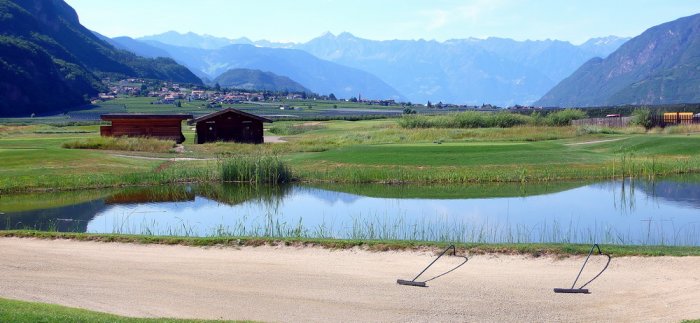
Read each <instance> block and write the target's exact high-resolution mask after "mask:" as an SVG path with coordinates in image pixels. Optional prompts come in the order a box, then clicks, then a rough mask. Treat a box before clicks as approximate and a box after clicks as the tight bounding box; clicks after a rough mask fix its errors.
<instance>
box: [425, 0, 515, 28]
mask: <svg viewBox="0 0 700 323" xmlns="http://www.w3.org/2000/svg"><path fill="white" fill-rule="evenodd" d="M508 2H509V0H472V1H468V2H467V3H466V4H465V3H460V4H452V5H451V6H449V7H447V8H442V9H433V10H428V11H422V12H421V16H422V17H424V18H425V19H426V20H427V25H426V28H427V29H428V30H435V29H439V28H442V27H445V26H447V25H449V24H454V23H469V24H476V23H478V22H479V21H484V20H487V19H494V17H493V16H494V13H495V12H497V11H498V10H499V9H502V8H504V7H507V3H508Z"/></svg>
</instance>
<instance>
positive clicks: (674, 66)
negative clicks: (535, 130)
mask: <svg viewBox="0 0 700 323" xmlns="http://www.w3.org/2000/svg"><path fill="white" fill-rule="evenodd" d="M623 40H624V38H615V37H602V39H600V38H599V39H591V40H589V41H588V42H586V43H584V44H583V45H581V46H584V45H585V46H591V45H596V44H598V45H599V46H603V47H604V46H608V45H610V44H612V45H615V44H616V43H617V42H620V41H623ZM697 66H700V14H696V15H693V16H688V17H683V18H680V19H677V20H674V21H671V22H667V23H664V24H661V25H658V26H654V27H652V28H649V29H647V30H646V31H645V32H644V33H642V34H641V35H639V36H637V37H634V38H632V39H631V40H629V41H627V42H625V43H624V44H623V45H622V46H620V47H619V49H617V50H616V51H615V52H613V53H612V54H610V55H609V56H607V58H605V59H600V58H598V59H592V60H590V61H588V62H587V63H586V64H584V65H583V66H581V67H580V68H579V69H578V70H577V71H576V72H574V73H573V74H572V75H571V76H569V77H568V78H566V79H565V80H563V81H562V82H561V83H559V84H558V85H557V86H555V87H554V88H553V89H552V90H550V91H549V92H548V93H547V94H545V95H544V96H543V97H542V99H540V101H538V102H539V103H538V104H539V105H545V106H600V105H618V104H674V103H696V102H700V92H698V91H697V89H698V88H700V78H698V76H697V75H698V73H697Z"/></svg>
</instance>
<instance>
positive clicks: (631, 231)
mask: <svg viewBox="0 0 700 323" xmlns="http://www.w3.org/2000/svg"><path fill="white" fill-rule="evenodd" d="M222 221H223V219H222ZM30 229H31V228H30ZM100 233H111V234H128V235H146V236H172V237H202V238H238V237H253V238H274V239H289V238H293V239H343V240H360V241H422V242H431V243H462V244H463V243H480V244H494V243H497V244H531V243H541V244H562V243H565V244H590V243H604V244H609V245H642V246H699V245H700V225H698V224H691V225H685V226H678V225H676V224H675V223H674V222H673V221H672V220H671V221H666V220H664V221H661V220H659V221H649V222H648V224H646V225H640V226H634V227H628V228H613V227H611V226H608V225H606V224H593V225H581V224H580V223H578V222H577V221H574V220H568V221H559V220H556V219H555V220H543V221H541V222H539V223H535V224H513V223H510V222H509V221H503V222H498V221H497V222H489V221H488V220H486V221H485V222H478V223H475V222H468V221H464V220H454V219H453V220H451V219H448V218H446V217H442V216H434V217H426V218H422V219H418V220H413V221H410V220H406V219H405V218H404V217H402V216H401V215H398V216H389V215H376V214H375V215H369V216H362V215H358V216H354V217H351V218H350V219H346V220H343V219H337V218H329V219H322V221H321V222H320V223H315V224H313V225H307V224H305V223H304V220H303V218H302V217H299V218H297V219H290V221H289V222H288V221H287V220H286V219H284V217H283V216H281V215H278V214H274V213H268V214H266V215H264V216H261V217H250V216H245V215H243V216H240V217H238V218H237V219H236V220H234V221H232V223H221V224H218V225H214V226H211V227H206V226H203V225H202V224H201V223H192V222H189V221H187V220H182V219H178V220H177V221H175V223H159V222H158V220H156V219H155V218H136V219H131V216H130V215H125V216H123V217H117V218H115V219H114V222H113V223H112V229H111V232H100Z"/></svg>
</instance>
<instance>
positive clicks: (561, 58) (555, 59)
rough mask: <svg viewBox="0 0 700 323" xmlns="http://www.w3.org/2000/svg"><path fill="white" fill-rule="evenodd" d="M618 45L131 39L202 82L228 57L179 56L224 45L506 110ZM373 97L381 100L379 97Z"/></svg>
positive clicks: (422, 95)
mask: <svg viewBox="0 0 700 323" xmlns="http://www.w3.org/2000/svg"><path fill="white" fill-rule="evenodd" d="M115 40H116V39H115ZM626 40H627V39H626V38H619V37H614V36H609V37H605V38H594V39H591V40H589V41H587V42H586V43H584V44H582V45H580V46H575V45H572V44H571V43H569V42H563V41H556V40H545V41H515V40H511V39H503V38H488V39H475V38H469V39H460V40H448V41H445V42H437V41H425V40H390V41H373V40H367V39H362V38H358V37H355V36H353V35H352V34H349V33H341V34H339V35H337V36H336V35H333V34H331V33H325V34H324V35H322V36H320V37H317V38H315V39H312V40H311V41H309V42H306V43H300V44H293V43H274V42H269V41H251V40H249V39H247V38H239V39H226V38H220V37H213V36H207V35H204V36H200V35H197V34H193V33H187V34H179V33H176V32H167V33H164V34H160V35H153V36H148V37H143V38H140V39H138V40H132V41H140V42H141V43H142V44H149V45H152V46H153V47H154V48H160V49H166V50H167V51H168V52H169V53H170V55H169V57H173V58H175V59H176V60H177V61H178V62H180V63H182V64H184V65H187V66H188V67H190V68H193V69H195V70H199V71H194V72H195V73H196V74H198V75H200V76H204V77H208V78H214V77H216V76H217V75H216V74H217V73H221V72H222V71H221V70H222V69H221V68H219V66H222V65H228V64H230V62H229V61H227V59H229V57H227V56H226V55H217V57H216V58H215V59H213V58H212V56H207V57H206V58H202V59H200V60H201V61H206V64H202V62H200V63H199V64H195V62H193V61H192V58H191V57H188V58H186V57H184V56H185V55H184V53H182V52H181V51H184V50H187V49H185V48H189V50H190V51H191V49H192V48H197V49H200V50H207V51H209V52H212V51H214V52H216V51H222V50H224V48H226V47H227V46H231V44H239V45H240V44H245V45H248V46H253V47H254V49H250V50H251V51H261V52H267V53H268V54H269V53H270V52H274V51H279V52H284V51H285V50H286V51H289V50H290V49H298V50H303V51H304V52H307V53H310V54H312V55H313V56H315V57H316V58H320V59H323V60H325V61H330V62H334V63H337V64H340V65H343V66H349V67H352V68H355V69H358V70H362V71H364V72H367V73H370V74H372V75H374V76H376V77H377V78H378V79H381V80H382V81H384V82H386V83H387V84H388V85H389V86H390V87H391V88H394V89H396V91H397V92H399V93H400V94H401V95H402V96H404V97H405V98H406V99H408V100H410V101H413V102H422V103H425V102H426V101H433V102H438V101H444V102H450V103H468V104H481V103H484V102H488V103H495V104H498V105H510V104H515V103H520V104H529V103H532V102H534V101H535V100H537V99H539V98H540V97H541V96H542V95H543V94H544V93H546V92H547V91H548V90H549V89H551V88H552V87H553V86H554V85H556V84H557V83H558V82H559V81H561V80H562V79H564V78H565V77H567V76H568V75H570V74H571V73H572V72H573V71H574V70H576V68H578V67H579V66H580V65H581V64H583V63H584V62H586V61H587V60H589V59H591V58H592V57H596V56H603V57H604V56H607V55H608V54H609V53H610V52H612V51H614V50H615V49H616V48H617V47H618V46H619V45H620V44H622V43H624V42H625V41H626ZM173 46H174V47H173ZM132 50H134V51H135V52H137V53H139V54H140V55H146V54H147V52H145V51H143V50H142V51H140V52H139V51H138V50H139V49H138V48H134V47H132ZM195 58H196V57H195ZM236 58H237V57H236ZM230 59H233V57H231V58H230ZM205 65H206V66H205ZM242 67H246V68H257V69H261V70H270V71H273V72H274V73H277V74H280V75H285V76H288V77H290V78H292V79H294V80H296V81H298V82H300V83H301V84H304V85H305V86H307V87H309V88H310V89H311V90H314V91H316V92H319V93H324V91H321V90H319V89H316V88H315V87H314V85H311V84H306V83H304V82H303V81H302V80H301V79H300V78H299V77H297V76H296V75H294V74H285V72H287V71H282V70H280V69H279V67H278V68H277V69H272V68H269V67H267V66H265V65H264V64H263V65H257V66H255V67H251V66H242ZM200 71H201V72H200ZM336 77H337V76H336ZM335 92H338V91H337V90H336V91H335ZM361 92H362V93H361V94H362V95H363V97H373V96H375V95H376V94H375V93H376V91H375V92H371V93H370V92H366V91H361ZM335 94H338V93H335ZM351 94H353V93H351ZM379 96H380V98H382V97H389V96H388V95H384V94H382V93H381V92H379Z"/></svg>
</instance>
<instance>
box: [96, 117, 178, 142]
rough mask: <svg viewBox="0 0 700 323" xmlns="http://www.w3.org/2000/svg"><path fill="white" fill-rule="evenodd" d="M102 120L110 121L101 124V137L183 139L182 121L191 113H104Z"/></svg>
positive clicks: (176, 140)
mask: <svg viewBox="0 0 700 323" xmlns="http://www.w3.org/2000/svg"><path fill="white" fill-rule="evenodd" d="M100 118H101V119H102V120H105V121H111V122H112V125H110V126H101V127H100V135H102V136H103V137H121V136H126V137H152V138H158V139H166V140H175V142H177V143H178V144H180V143H183V142H184V141H185V136H184V135H183V134H182V121H183V120H187V119H192V115H191V114H104V115H102V116H101V117H100Z"/></svg>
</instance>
